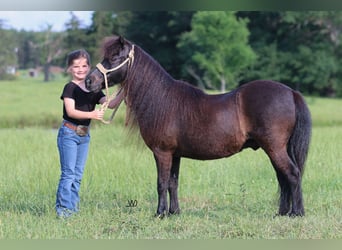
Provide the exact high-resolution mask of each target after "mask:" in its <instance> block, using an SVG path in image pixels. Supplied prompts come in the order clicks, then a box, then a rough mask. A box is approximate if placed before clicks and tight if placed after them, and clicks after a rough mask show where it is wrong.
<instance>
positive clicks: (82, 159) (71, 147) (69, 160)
mask: <svg viewBox="0 0 342 250" xmlns="http://www.w3.org/2000/svg"><path fill="white" fill-rule="evenodd" d="M89 142H90V135H89V133H88V134H87V135H86V136H79V135H77V134H76V132H75V131H74V130H72V129H70V128H68V127H65V126H64V125H63V124H62V126H61V127H60V129H59V131H58V136H57V146H58V150H59V157H60V165H61V176H60V180H59V184H58V189H57V195H56V196H57V197H56V212H57V215H59V216H64V215H65V212H66V211H67V212H68V213H75V212H78V205H79V201H80V197H79V190H80V185H81V180H82V176H83V171H84V166H85V163H86V160H87V156H88V147H89Z"/></svg>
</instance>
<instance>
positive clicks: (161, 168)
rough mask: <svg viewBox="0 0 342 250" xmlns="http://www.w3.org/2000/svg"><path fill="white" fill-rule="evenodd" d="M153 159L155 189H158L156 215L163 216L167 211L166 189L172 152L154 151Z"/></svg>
mask: <svg viewBox="0 0 342 250" xmlns="http://www.w3.org/2000/svg"><path fill="white" fill-rule="evenodd" d="M154 159H155V161H156V165H157V172H158V180H157V191H158V208H157V214H156V216H158V217H163V216H164V215H165V214H166V213H167V209H168V205H167V191H168V188H169V181H170V170H171V165H172V154H171V153H169V152H164V151H159V150H157V151H155V152H154Z"/></svg>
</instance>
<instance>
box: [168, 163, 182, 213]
mask: <svg viewBox="0 0 342 250" xmlns="http://www.w3.org/2000/svg"><path fill="white" fill-rule="evenodd" d="M179 166H180V158H179V157H173V160H172V167H171V173H170V181H169V195H170V208H169V213H170V214H179V213H180V209H179V204H178V176H179Z"/></svg>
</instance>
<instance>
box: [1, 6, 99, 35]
mask: <svg viewBox="0 0 342 250" xmlns="http://www.w3.org/2000/svg"><path fill="white" fill-rule="evenodd" d="M70 12H71V11H0V20H1V21H2V23H3V27H4V28H14V29H16V30H22V29H24V30H27V31H41V30H44V29H46V28H47V26H48V25H52V30H53V31H62V30H64V28H65V27H64V25H65V23H66V22H68V21H69V20H70V18H71V14H70ZM72 12H73V13H74V14H75V15H76V16H77V17H78V18H79V19H80V20H81V23H82V24H83V25H85V26H88V25H90V24H91V17H92V13H93V11H72Z"/></svg>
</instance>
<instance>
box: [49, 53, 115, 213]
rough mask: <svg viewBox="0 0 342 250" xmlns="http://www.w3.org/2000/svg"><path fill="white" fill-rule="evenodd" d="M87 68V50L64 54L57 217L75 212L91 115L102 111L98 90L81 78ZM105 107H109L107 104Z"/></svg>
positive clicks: (86, 150)
mask: <svg viewBox="0 0 342 250" xmlns="http://www.w3.org/2000/svg"><path fill="white" fill-rule="evenodd" d="M89 70H90V57H89V54H88V53H87V52H86V51H85V50H83V49H80V50H75V51H72V52H70V53H69V54H68V56H67V72H68V73H70V75H71V81H70V82H69V83H67V84H66V85H65V86H64V89H63V92H62V95H61V97H60V98H61V99H62V100H63V122H62V125H61V127H60V128H59V131H58V136H57V146H58V150H59V156H60V165H61V176H60V180H59V184H58V189H57V195H56V196H57V198H56V212H57V216H58V217H59V218H67V217H69V216H71V215H72V214H74V213H76V212H78V204H79V201H80V198H79V190H80V184H81V180H82V175H83V171H84V166H85V163H86V159H87V154H88V146H89V142H90V135H89V125H90V122H91V119H96V120H101V119H102V118H103V113H104V111H102V110H97V109H95V106H96V104H102V103H103V102H104V101H105V99H106V98H105V95H104V93H103V92H102V91H100V92H98V93H92V92H89V91H88V90H87V89H86V87H85V82H84V80H85V78H86V76H87V74H88V72H89ZM108 107H109V108H113V107H112V106H111V104H109V105H108Z"/></svg>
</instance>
